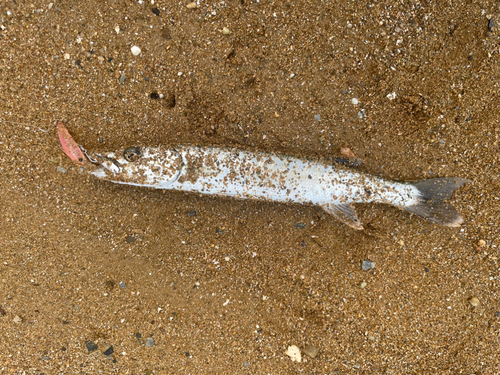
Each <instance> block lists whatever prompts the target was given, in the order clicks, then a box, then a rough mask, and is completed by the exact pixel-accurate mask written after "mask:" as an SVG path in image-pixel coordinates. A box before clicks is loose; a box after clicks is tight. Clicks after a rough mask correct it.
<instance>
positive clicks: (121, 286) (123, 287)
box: [119, 281, 127, 289]
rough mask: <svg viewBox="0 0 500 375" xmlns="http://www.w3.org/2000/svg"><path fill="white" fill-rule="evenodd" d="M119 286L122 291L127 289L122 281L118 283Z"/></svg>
mask: <svg viewBox="0 0 500 375" xmlns="http://www.w3.org/2000/svg"><path fill="white" fill-rule="evenodd" d="M119 285H120V288H122V289H125V288H126V287H127V286H126V285H125V283H124V282H123V281H120V283H119Z"/></svg>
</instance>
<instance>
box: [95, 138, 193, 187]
mask: <svg viewBox="0 0 500 375" xmlns="http://www.w3.org/2000/svg"><path fill="white" fill-rule="evenodd" d="M89 160H91V161H92V163H93V164H94V168H93V170H90V171H89V172H90V173H91V174H92V175H94V176H95V177H97V178H100V179H103V180H107V181H112V182H116V183H120V184H126V185H137V186H150V187H155V188H162V187H165V185H166V184H168V183H169V182H170V183H171V182H172V181H173V180H175V179H176V178H178V177H179V175H180V172H181V171H182V167H183V165H184V163H183V159H182V155H181V154H180V153H179V152H177V151H176V150H174V149H161V148H148V147H137V146H132V147H126V148H124V149H122V150H118V151H114V152H105V153H93V154H92V155H91V156H90V155H89Z"/></svg>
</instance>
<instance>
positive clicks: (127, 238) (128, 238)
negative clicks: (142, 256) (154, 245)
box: [125, 236, 137, 243]
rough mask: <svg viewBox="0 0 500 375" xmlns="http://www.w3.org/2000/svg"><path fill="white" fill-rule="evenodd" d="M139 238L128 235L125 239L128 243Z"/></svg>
mask: <svg viewBox="0 0 500 375" xmlns="http://www.w3.org/2000/svg"><path fill="white" fill-rule="evenodd" d="M136 240H137V239H136V238H135V237H134V236H127V237H126V238H125V241H127V243H134V242H135V241H136Z"/></svg>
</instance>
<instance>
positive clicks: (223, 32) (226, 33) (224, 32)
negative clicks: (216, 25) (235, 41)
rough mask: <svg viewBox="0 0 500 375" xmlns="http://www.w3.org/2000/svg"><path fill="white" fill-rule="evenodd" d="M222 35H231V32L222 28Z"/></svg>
mask: <svg viewBox="0 0 500 375" xmlns="http://www.w3.org/2000/svg"><path fill="white" fill-rule="evenodd" d="M222 34H224V35H229V34H231V30H229V29H228V28H227V27H223V28H222Z"/></svg>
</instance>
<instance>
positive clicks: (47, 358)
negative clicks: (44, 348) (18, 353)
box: [42, 355, 50, 361]
mask: <svg viewBox="0 0 500 375" xmlns="http://www.w3.org/2000/svg"><path fill="white" fill-rule="evenodd" d="M42 359H43V360H44V361H48V360H49V359H50V358H49V357H47V356H46V355H42Z"/></svg>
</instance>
